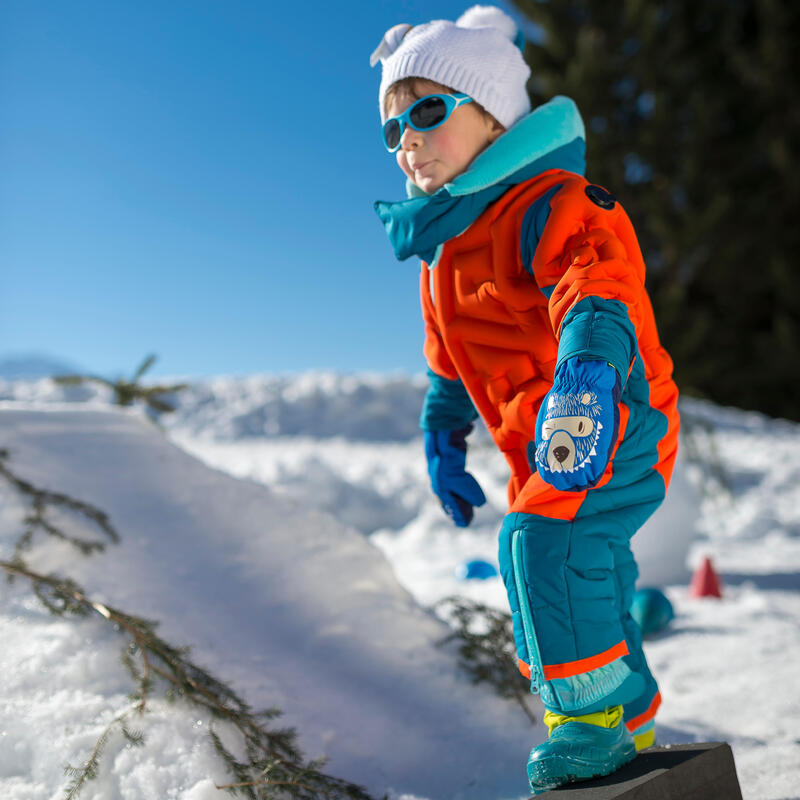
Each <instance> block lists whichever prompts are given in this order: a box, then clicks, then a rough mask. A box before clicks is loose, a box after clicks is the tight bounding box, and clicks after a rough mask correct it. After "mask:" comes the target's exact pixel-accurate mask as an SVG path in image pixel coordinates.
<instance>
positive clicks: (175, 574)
mask: <svg viewBox="0 0 800 800" xmlns="http://www.w3.org/2000/svg"><path fill="white" fill-rule="evenodd" d="M424 386H425V382H424V379H421V378H419V377H413V378H408V377H403V376H399V375H395V376H387V377H384V376H375V375H367V376H353V375H336V374H332V373H307V374H304V375H296V376H291V375H289V376H247V377H244V378H218V379H214V380H211V381H205V382H202V383H200V384H197V385H195V386H193V387H192V388H191V389H190V390H187V392H185V393H183V394H182V395H180V397H179V398H175V399H176V400H177V401H178V402H179V408H178V411H177V412H176V413H175V414H174V415H170V416H169V417H167V416H165V417H162V418H161V420H160V421H161V423H162V424H163V425H164V426H165V432H166V436H165V435H164V434H163V433H162V432H159V431H158V429H157V428H156V427H155V426H154V425H152V423H151V422H149V421H147V420H146V419H145V417H144V415H143V414H142V413H141V412H140V411H139V410H137V409H128V410H120V409H117V408H110V407H109V405H108V402H109V399H110V398H109V395H108V392H107V390H105V389H103V388H102V387H98V388H94V387H89V386H86V387H70V388H64V387H57V386H55V385H54V384H53V383H52V382H50V381H48V380H40V381H11V382H3V381H0V447H2V448H5V449H7V450H8V451H9V452H10V460H9V462H8V464H9V466H10V468H11V469H12V470H14V471H15V472H16V473H17V474H19V475H21V476H22V477H24V478H25V479H26V480H29V481H31V482H32V483H33V484H35V485H37V486H41V487H46V488H49V489H53V490H57V491H62V492H66V493H68V494H70V495H73V496H75V497H78V498H80V499H82V500H85V501H87V502H91V503H94V504H95V505H97V506H99V507H100V508H102V509H103V510H104V511H106V512H107V513H108V514H109V516H110V518H111V520H112V522H113V523H114V525H115V526H116V528H117V530H118V531H119V533H120V536H121V542H120V544H118V545H110V546H109V548H108V549H107V551H106V553H104V554H102V555H94V556H92V557H90V558H86V557H84V556H81V555H79V554H77V553H75V552H73V551H72V550H71V549H69V548H68V547H67V546H66V545H60V544H58V543H54V542H52V541H47V542H45V541H44V540H43V539H38V541H39V544H38V545H37V546H36V548H35V549H34V551H33V552H32V553H31V554H30V556H29V559H28V560H29V562H30V564H31V566H32V567H35V568H37V569H40V570H42V571H48V570H53V571H57V572H59V573H63V574H69V575H71V576H72V577H74V578H75V579H76V580H78V582H79V583H81V584H82V585H84V586H85V588H86V589H87V590H88V592H89V594H90V595H91V596H92V597H93V598H94V599H98V600H100V601H102V602H106V603H109V604H112V605H115V606H116V607H119V608H122V609H124V610H126V611H129V612H131V613H136V614H138V615H141V616H144V617H148V618H151V619H156V620H159V621H160V627H159V632H160V634H161V635H162V636H163V637H164V638H166V639H168V640H169V641H173V642H175V643H177V644H187V645H191V647H192V653H193V657H194V660H195V661H197V662H198V663H200V664H201V665H203V666H204V667H206V668H208V669H209V670H210V671H211V672H212V673H214V674H215V675H216V676H218V677H220V678H222V679H223V680H224V681H225V682H227V683H229V684H231V685H232V686H233V688H234V689H236V691H237V692H239V693H240V694H241V695H243V696H244V697H245V698H246V699H247V700H248V702H249V703H250V704H251V705H253V706H254V707H257V708H259V707H268V706H278V707H280V708H281V709H282V710H283V711H284V716H283V718H282V723H285V724H289V725H293V726H295V727H296V728H297V730H298V732H299V735H300V743H301V746H302V748H303V751H304V753H305V755H306V756H307V757H309V758H310V757H316V756H319V755H326V756H328V757H329V758H330V763H329V765H328V767H327V769H328V770H329V771H330V772H331V773H332V774H335V775H337V776H340V777H345V778H347V779H349V780H352V781H355V782H357V783H361V784H363V785H365V786H367V788H368V789H369V790H370V791H372V792H373V793H375V794H376V795H377V794H379V793H382V792H385V791H389V792H390V793H391V796H392V797H393V798H396V800H400V798H403V799H404V800H411V798H412V797H413V798H416V799H417V800H419V799H425V800H450V798H462V797H463V798H482V799H487V798H488V799H489V800H501V799H503V798H515V797H523V796H526V792H525V789H526V786H525V775H524V763H525V759H526V755H527V751H528V749H529V748H530V747H531V746H533V745H535V744H536V743H538V742H539V741H541V740H542V738H543V736H544V729H543V728H542V726H541V725H537V726H536V727H531V725H530V723H529V722H528V720H527V718H526V717H525V715H524V714H523V713H522V711H521V710H520V709H519V707H518V706H516V705H514V704H513V703H510V702H508V701H505V700H502V699H501V698H499V697H497V696H496V695H495V694H493V693H492V691H491V690H489V689H485V688H483V687H476V686H473V685H472V684H471V683H470V680H469V678H468V677H467V676H465V675H463V674H462V673H461V672H460V671H459V668H458V667H457V664H456V658H455V655H454V651H453V650H452V649H449V648H442V647H440V646H437V642H439V641H440V640H441V638H442V637H443V636H444V635H445V634H446V633H447V630H448V628H447V626H446V624H445V623H444V622H443V621H442V620H440V619H438V618H437V617H435V616H434V615H433V614H432V613H431V612H430V611H428V610H427V609H428V608H430V607H431V606H432V605H434V604H435V603H436V602H437V601H439V600H441V599H442V598H444V597H447V596H450V595H453V594H460V595H463V596H467V597H470V598H472V599H475V600H480V601H482V602H486V603H488V604H490V605H492V606H495V607H498V608H501V609H505V606H506V599H505V590H504V589H503V586H502V583H501V581H500V580H499V579H489V580H485V581H462V580H459V579H458V577H457V572H458V567H459V566H460V565H462V564H463V563H464V562H465V561H467V560H469V559H472V558H480V559H484V560H486V561H489V562H491V563H495V564H496V563H497V555H496V535H497V529H498V528H499V525H500V521H501V519H502V516H503V514H504V512H505V499H506V494H505V482H506V478H507V467H506V465H505V462H504V460H503V458H502V456H500V454H499V453H497V452H496V451H495V449H494V446H493V445H492V443H491V441H490V440H489V439H488V436H487V434H486V432H485V430H482V429H477V430H476V431H475V432H474V433H473V434H472V435H471V436H470V440H469V441H470V452H469V457H468V464H469V468H470V470H471V471H472V472H473V473H474V474H475V476H476V477H477V478H478V480H479V482H480V483H481V485H482V486H483V488H484V491H485V492H486V495H487V498H488V502H487V504H486V505H485V506H484V507H482V508H481V509H478V510H477V513H476V518H475V521H474V523H473V525H472V526H471V527H470V528H468V529H466V530H460V529H456V528H454V527H453V526H452V525H451V524H450V523H449V521H448V519H447V518H446V517H445V516H444V515H443V513H442V512H441V510H440V509H439V508H438V506H437V503H436V501H435V499H434V498H433V497H432V496H431V493H430V490H429V488H428V478H427V473H426V469H425V463H424V456H423V454H422V445H421V439H420V436H419V432H418V430H417V428H416V418H417V415H418V413H419V405H420V402H421V397H422V393H423V392H424ZM682 412H683V416H684V421H685V424H684V431H685V435H684V436H683V439H682V452H683V453H690V452H693V453H695V454H696V459H695V460H694V461H693V462H692V463H689V462H688V461H687V460H686V459H685V458H684V459H682V460H681V461H680V462H679V468H678V471H677V473H676V476H675V479H674V481H673V487H672V490H671V492H670V495H669V496H668V499H667V502H666V503H665V504H664V506H663V507H662V509H660V510H659V512H657V514H656V515H655V516H654V517H653V519H652V520H651V521H650V522H649V523H648V525H647V526H646V528H645V529H643V530H642V531H641V532H640V533H639V534H637V536H636V537H635V539H634V545H635V550H636V552H637V558H638V559H639V562H640V568H641V578H640V585H658V586H662V587H664V588H665V591H666V593H667V595H668V597H669V598H670V600H671V602H672V603H673V605H674V607H675V611H676V618H675V620H674V621H673V622H672V624H671V626H670V627H669V629H668V630H667V631H665V632H663V633H661V634H659V635H658V636H656V637H654V638H652V639H650V640H648V642H647V644H646V650H647V654H648V658H649V659H650V661H651V664H652V666H653V669H654V672H655V673H656V676H657V678H658V679H659V682H660V685H661V691H662V695H663V697H664V702H663V705H662V708H661V711H660V712H659V715H658V719H657V725H658V737H659V742H660V743H671V742H674V743H678V742H692V741H718V740H725V741H728V742H729V743H730V744H731V746H732V747H733V750H734V755H735V758H736V764H737V769H738V774H739V779H740V783H741V785H742V790H743V795H744V797H745V798H746V800H756V798H758V799H759V800H762V799H763V800H787V798H798V797H800V794H798V789H797V788H796V787H797V786H798V785H800V722H799V721H800V683H799V682H798V681H797V679H796V677H795V674H796V664H797V662H798V660H799V659H800V628H799V627H798V623H799V622H800V502H798V501H800V488H798V487H800V448H799V446H800V426H798V425H795V424H793V423H789V422H786V421H781V420H772V419H769V418H766V417H763V416H761V415H758V414H753V413H746V412H742V411H738V410H735V409H722V408H718V407H715V406H713V405H710V404H707V403H700V402H696V401H695V402H683V403H682ZM25 511H26V505H25V501H24V500H23V498H22V497H21V496H19V494H18V493H17V492H16V491H15V490H13V489H12V488H11V487H10V486H9V485H8V484H7V483H6V482H4V481H2V480H0V548H2V549H1V550H0V557H2V558H4V559H7V558H8V557H9V556H10V555H11V553H12V551H13V546H14V542H15V541H16V539H17V537H18V536H19V533H20V531H21V520H22V518H23V516H24V514H25ZM58 519H59V522H62V523H64V524H65V525H66V524H68V525H70V526H72V529H73V530H74V531H75V532H77V533H80V534H81V535H84V536H86V537H89V536H93V537H95V538H96V537H97V536H98V533H97V531H96V530H94V529H92V528H91V526H89V525H87V524H86V523H84V522H82V521H80V520H79V519H78V518H77V517H75V516H74V515H62V516H61V517H59V518H58ZM704 554H709V555H710V556H711V557H712V560H713V562H714V564H715V566H716V567H717V568H718V571H719V572H720V573H721V577H722V582H723V592H724V596H723V599H722V600H710V599H705V600H697V599H691V598H689V597H688V594H687V581H688V575H689V571H688V568H689V567H691V566H693V565H694V564H696V563H697V561H698V560H699V558H700V557H701V556H702V555H704ZM0 596H2V600H3V602H2V606H0V642H2V643H3V645H2V647H0V674H2V675H3V676H4V679H3V680H4V687H3V688H4V691H3V693H2V696H0V795H1V796H2V797H3V798H9V799H10V800H28V798H30V799H31V800H33V798H36V800H39V799H40V798H56V797H62V796H63V787H64V785H65V783H66V781H65V778H64V775H63V766H64V765H65V764H67V763H69V764H72V765H79V764H81V763H82V762H83V761H84V760H85V759H86V757H87V755H88V753H89V752H90V751H91V748H92V747H93V746H94V743H95V742H96V741H97V738H98V736H99V735H100V733H101V732H102V731H103V729H104V728H105V727H106V726H107V725H108V724H109V722H110V721H111V720H112V719H113V718H114V717H116V716H117V715H118V714H120V713H121V712H123V711H125V710H126V709H127V708H129V707H130V701H129V700H128V699H127V694H128V692H130V690H131V688H132V687H131V684H130V678H129V676H128V675H127V673H126V672H125V670H124V668H123V667H122V666H121V664H120V662H119V651H120V646H121V644H122V641H123V640H122V638H121V637H120V636H119V635H118V634H117V633H116V632H115V631H113V630H112V629H111V628H110V626H108V624H107V623H105V622H104V621H103V620H102V619H100V618H99V617H98V618H86V619H79V620H74V619H60V618H55V617H53V616H51V615H50V614H49V613H48V612H47V611H46V610H45V609H44V608H43V607H42V606H41V605H40V603H39V602H38V600H37V599H36V598H35V597H34V596H33V595H32V593H31V592H30V589H29V587H28V586H27V585H26V584H25V582H24V581H22V580H17V581H15V583H14V584H12V585H7V584H5V583H3V584H2V589H0ZM149 707H150V711H149V713H148V714H147V715H146V716H145V717H144V718H142V719H141V720H136V721H135V723H133V724H134V727H137V728H138V729H140V730H142V731H143V733H144V735H145V738H146V743H145V746H144V747H141V748H134V747H132V746H131V745H130V744H128V743H127V742H126V740H125V739H124V738H123V737H122V736H121V735H118V734H115V735H113V736H112V737H111V740H110V741H109V744H108V747H107V749H106V751H105V754H104V755H103V758H102V761H101V772H100V775H99V777H98V778H97V779H96V780H94V781H92V782H91V783H89V784H87V787H86V789H85V790H84V792H83V793H82V795H81V796H82V797H83V798H85V800H100V798H102V799H103V800H117V799H119V800H139V799H141V800H144V798H153V797H158V798H180V799H181V800H210V799H211V798H217V797H221V796H222V795H221V794H220V792H219V791H218V790H217V789H216V788H215V786H214V784H215V783H217V784H223V783H225V782H227V781H228V780H229V777H228V775H227V773H226V771H225V768H224V767H223V766H222V765H221V763H220V762H219V760H218V758H217V756H216V755H215V754H214V753H213V750H212V748H211V745H210V742H209V739H208V736H207V733H206V731H207V728H208V723H209V720H208V719H207V718H203V715H202V714H199V713H198V712H197V711H196V710H192V709H191V708H190V707H188V706H184V705H181V704H180V703H178V704H174V705H169V704H167V703H166V702H164V701H161V700H158V699H156V698H155V697H154V698H153V699H151V701H150V704H149ZM531 708H532V710H533V712H534V714H536V715H537V716H538V717H540V716H541V705H540V704H539V703H538V701H537V700H536V699H535V698H532V699H531Z"/></svg>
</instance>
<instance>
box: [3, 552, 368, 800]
mask: <svg viewBox="0 0 800 800" xmlns="http://www.w3.org/2000/svg"><path fill="white" fill-rule="evenodd" d="M0 569H3V570H5V571H6V572H7V573H8V574H9V575H14V576H18V577H24V578H26V579H28V580H29V581H30V582H31V584H32V586H33V590H34V592H35V593H36V595H37V596H38V597H39V598H40V599H41V600H42V602H43V603H44V605H45V606H46V607H47V608H48V609H49V610H50V611H51V612H53V613H55V614H58V615H60V616H63V615H66V614H72V615H79V616H87V615H88V614H91V613H96V614H99V615H100V616H102V617H103V619H105V620H107V621H108V622H111V623H112V624H113V625H114V626H115V628H116V629H117V630H120V631H122V632H123V633H125V634H126V635H127V637H128V641H127V643H126V645H125V648H124V650H123V653H122V661H123V664H125V666H126V667H127V668H128V671H129V673H130V674H131V677H132V679H133V680H134V682H135V684H136V685H137V691H136V692H135V693H134V694H133V695H132V696H131V699H132V700H133V701H134V702H135V705H134V706H133V708H132V709H131V710H129V711H127V712H125V713H124V714H122V715H120V716H119V717H117V718H116V719H115V720H114V721H113V722H112V724H111V725H110V726H109V727H108V728H107V729H106V730H105V731H104V732H103V734H102V735H101V737H100V739H98V742H97V744H96V745H95V748H94V750H93V752H92V754H91V755H90V757H89V759H88V760H87V762H86V764H85V765H84V766H83V767H81V768H79V769H76V768H73V767H69V768H68V774H70V775H71V776H72V777H73V782H72V783H71V784H70V786H69V787H68V795H67V796H68V797H69V798H70V800H73V798H75V797H77V792H78V791H79V790H80V789H81V787H82V786H83V785H84V784H85V783H86V781H88V780H91V778H93V777H95V776H96V774H97V763H98V760H99V758H100V754H101V753H102V750H103V748H104V747H105V745H106V743H107V740H108V736H109V735H110V733H111V730H112V729H113V727H114V725H115V724H120V725H121V726H122V728H123V734H124V735H126V736H127V737H128V738H130V739H131V740H133V739H136V740H137V741H141V734H138V733H132V732H130V731H128V732H127V733H126V730H127V729H126V728H125V726H124V724H123V722H124V719H125V718H126V717H127V715H128V714H130V713H137V714H143V713H144V712H145V710H146V707H147V702H148V698H149V696H150V693H151V690H152V687H153V678H152V676H157V677H159V678H161V679H162V682H163V684H165V685H166V686H167V690H166V692H165V694H166V695H167V696H172V697H181V698H183V699H184V700H186V701H188V702H189V703H191V704H193V705H194V706H198V707H200V708H203V709H205V710H206V711H208V712H209V713H210V714H211V717H212V720H214V719H216V720H222V721H225V722H228V723H229V724H230V725H232V726H233V728H234V729H235V730H236V731H237V732H238V734H239V737H240V739H241V742H242V744H243V748H244V753H245V758H244V759H241V760H240V759H237V758H236V757H235V756H234V754H233V753H232V752H231V751H230V750H229V749H228V748H226V747H225V745H224V744H223V743H222V741H221V739H220V738H219V736H218V735H217V733H216V732H215V731H214V730H213V728H212V726H209V735H210V736H211V740H212V743H213V745H214V749H215V750H216V752H217V753H218V755H219V756H220V757H221V758H222V760H223V761H224V763H225V764H226V766H227V767H228V769H229V770H230V772H231V774H232V775H233V777H234V782H233V783H230V784H227V785H226V786H224V787H220V788H225V789H226V790H227V791H230V792H231V793H234V794H239V795H241V796H244V797H247V798H254V800H262V799H263V800H267V799H269V800H272V799H274V800H278V798H296V800H318V799H319V798H325V799H326V800H372V798H371V796H370V795H369V794H368V793H367V792H366V791H365V790H364V789H362V788H361V787H360V786H357V785H356V784H353V783H350V782H348V781H345V780H341V779H339V778H335V777H333V776H330V775H328V774H326V773H324V772H322V771H321V768H322V766H323V762H321V761H311V762H308V763H303V760H302V755H301V753H300V751H299V749H298V747H297V743H296V740H297V733H296V731H295V730H294V729H292V728H288V729H285V730H272V729H269V728H268V727H267V726H266V723H267V722H269V721H272V720H274V719H275V718H276V717H278V716H279V714H280V712H279V711H278V710H277V709H267V710H265V711H261V712H254V711H253V710H252V709H251V708H250V706H249V705H248V704H247V703H246V702H245V701H244V700H243V699H242V698H241V697H239V696H238V694H236V692H235V691H234V690H233V689H231V688H230V687H228V686H226V685H225V684H223V683H222V682H221V681H219V680H218V679H217V678H215V677H214V676H213V675H211V674H210V673H209V672H208V671H206V670H204V669H202V668H201V667H199V666H197V665H196V664H194V663H192V662H191V661H190V660H189V659H188V653H189V650H188V648H185V647H184V648H181V647H175V646H173V645H171V644H169V643H168V642H166V641H165V640H163V639H162V638H160V637H159V636H158V635H157V634H156V632H155V628H156V623H154V622H150V621H148V620H145V619H142V618H140V617H136V616H133V615H131V614H126V613H125V612H123V611H120V610H119V609H116V608H113V607H112V606H108V605H105V604H103V603H99V602H96V601H93V600H91V599H90V598H89V597H88V596H87V595H86V593H85V592H84V590H83V589H82V588H81V587H80V586H78V585H77V584H76V583H75V582H74V581H72V580H69V579H64V578H60V577H58V576H55V575H43V574H40V573H37V572H34V571H32V570H31V569H29V568H28V567H27V566H25V565H24V564H23V563H21V562H20V561H0Z"/></svg>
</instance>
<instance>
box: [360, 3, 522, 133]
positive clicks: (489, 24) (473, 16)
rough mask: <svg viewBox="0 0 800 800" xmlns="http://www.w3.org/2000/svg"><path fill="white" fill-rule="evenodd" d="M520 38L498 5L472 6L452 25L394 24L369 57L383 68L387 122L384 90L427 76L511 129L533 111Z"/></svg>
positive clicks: (383, 116)
mask: <svg viewBox="0 0 800 800" xmlns="http://www.w3.org/2000/svg"><path fill="white" fill-rule="evenodd" d="M521 44H522V37H521V35H520V33H519V31H518V30H517V25H516V23H515V22H514V20H513V19H511V17H509V16H508V15H507V14H506V13H504V12H503V11H501V10H500V9H499V8H497V7H496V6H472V8H469V9H467V11H465V12H464V13H463V14H462V15H461V16H460V17H459V18H458V19H457V20H456V21H455V22H450V21H448V20H443V19H437V20H433V21H432V22H427V23H425V24H424V25H414V26H411V25H406V24H403V25H395V26H394V27H393V28H390V29H389V30H388V31H386V34H385V35H384V37H383V40H382V41H381V43H380V45H378V48H377V49H376V50H375V52H374V53H373V54H372V56H371V57H370V62H369V63H370V65H371V66H373V67H374V66H375V65H376V64H377V63H378V61H380V62H381V63H382V65H383V74H382V76H381V87H380V92H379V95H378V102H379V104H380V112H381V122H385V121H386V113H385V111H384V107H383V105H384V97H385V96H386V90H387V89H388V88H389V87H390V86H391V85H392V84H393V83H395V82H396V81H399V80H401V79H402V78H411V77H413V78H427V79H428V80H431V81H435V82H436V83H441V84H443V85H445V86H450V87H451V88H453V89H454V90H455V91H457V92H463V93H464V94H467V95H469V96H470V97H471V98H472V99H473V100H476V101H477V102H478V103H480V104H481V105H482V106H483V107H484V108H485V109H486V110H487V111H488V112H489V113H490V114H491V115H492V116H493V117H494V118H495V119H496V120H497V121H498V122H499V123H500V124H501V125H502V126H503V127H505V128H510V127H511V126H512V125H513V124H514V123H515V122H516V121H517V120H518V119H520V117H522V116H524V115H525V114H527V113H528V112H529V111H530V110H531V106H530V100H529V99H528V93H527V91H526V90H525V84H526V82H527V80H528V76H529V75H530V74H531V71H530V68H529V67H528V65H527V64H526V63H525V61H524V59H523V58H522V52H521V50H520V46H521Z"/></svg>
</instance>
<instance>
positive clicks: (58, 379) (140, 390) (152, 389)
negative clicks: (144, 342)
mask: <svg viewBox="0 0 800 800" xmlns="http://www.w3.org/2000/svg"><path fill="white" fill-rule="evenodd" d="M155 361H156V356H155V355H149V356H147V358H145V359H144V361H142V363H141V364H140V365H139V367H138V368H137V369H136V371H135V372H134V374H133V377H132V378H131V380H126V379H125V378H118V379H117V380H115V381H112V380H109V379H108V378H102V377H99V376H97V375H57V376H55V377H54V378H53V379H52V380H53V381H54V382H55V383H58V384H60V385H62V386H77V385H80V384H82V383H99V384H101V385H102V386H106V387H108V388H110V389H111V390H112V391H113V392H114V402H115V403H116V404H117V405H119V406H130V405H133V403H134V402H136V401H137V400H141V401H142V402H143V403H144V404H145V405H146V406H147V408H148V409H149V410H151V411H155V412H159V413H170V412H172V411H174V410H175V407H174V406H173V405H171V404H170V403H169V402H167V401H166V400H165V399H164V398H163V397H160V395H164V394H175V393H177V392H180V391H183V390H184V389H186V388H188V386H189V384H187V383H176V384H172V385H156V386H142V385H141V384H140V383H139V381H140V380H141V378H142V376H143V375H144V374H145V372H147V371H148V370H149V369H150V367H152V366H153V364H154V363H155Z"/></svg>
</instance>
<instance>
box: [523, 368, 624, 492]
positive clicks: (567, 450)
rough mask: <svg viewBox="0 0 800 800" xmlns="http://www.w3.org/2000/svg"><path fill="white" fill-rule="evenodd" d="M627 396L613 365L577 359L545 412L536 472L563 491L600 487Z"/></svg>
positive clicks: (534, 458) (534, 457) (532, 457)
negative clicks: (622, 399)
mask: <svg viewBox="0 0 800 800" xmlns="http://www.w3.org/2000/svg"><path fill="white" fill-rule="evenodd" d="M621 394H622V388H621V383H620V379H619V375H618V373H617V371H616V369H614V367H612V366H611V364H608V363H606V362H605V361H580V360H579V359H578V357H577V356H576V357H575V358H570V359H568V360H567V361H565V362H564V363H563V364H561V365H560V366H559V367H558V368H557V369H556V374H555V379H554V381H553V388H552V389H551V390H550V391H549V392H548V393H547V394H546V395H545V398H544V400H543V401H542V407H541V408H540V409H539V415H538V417H537V419H536V442H535V447H534V443H533V442H531V443H530V444H529V445H528V460H529V461H530V462H531V468H532V469H536V470H538V472H539V475H541V477H542V479H543V480H545V481H547V483H549V484H550V485H551V486H554V487H555V488H556V489H561V490H562V491H582V490H584V489H589V488H591V487H592V486H596V485H597V483H598V482H599V481H600V478H602V477H603V472H605V469H606V467H607V466H608V461H609V459H610V458H611V451H612V450H613V449H614V444H615V443H616V441H617V436H618V434H619V400H620V396H621ZM532 451H533V452H532Z"/></svg>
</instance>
